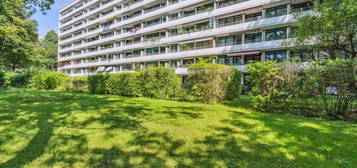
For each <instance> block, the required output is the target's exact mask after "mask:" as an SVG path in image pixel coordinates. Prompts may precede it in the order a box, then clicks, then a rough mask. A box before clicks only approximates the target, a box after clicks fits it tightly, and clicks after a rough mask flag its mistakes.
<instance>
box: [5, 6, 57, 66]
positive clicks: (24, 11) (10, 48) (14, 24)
mask: <svg viewBox="0 0 357 168" xmlns="http://www.w3.org/2000/svg"><path fill="white" fill-rule="evenodd" d="M53 3H54V0H2V1H1V2H0V66H3V67H5V68H7V69H11V70H15V69H16V68H22V67H26V66H27V65H29V64H30V63H31V56H32V54H33V53H34V52H36V50H37V48H36V47H37V45H38V34H37V22H36V21H34V20H31V19H30V17H31V15H32V14H33V13H34V12H36V11H38V10H39V11H42V12H44V11H45V10H47V9H49V8H50V6H51V5H52V4H53Z"/></svg>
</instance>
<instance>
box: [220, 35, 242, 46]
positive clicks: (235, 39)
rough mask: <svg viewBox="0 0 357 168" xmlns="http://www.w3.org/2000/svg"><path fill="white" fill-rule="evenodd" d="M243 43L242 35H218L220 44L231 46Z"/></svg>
mask: <svg viewBox="0 0 357 168" xmlns="http://www.w3.org/2000/svg"><path fill="white" fill-rule="evenodd" d="M240 44H242V35H240V34H239V35H234V36H224V37H218V46H219V47H222V46H230V45H240Z"/></svg>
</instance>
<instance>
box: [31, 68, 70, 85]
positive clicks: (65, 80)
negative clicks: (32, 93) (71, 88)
mask: <svg viewBox="0 0 357 168" xmlns="http://www.w3.org/2000/svg"><path fill="white" fill-rule="evenodd" d="M69 83H70V78H69V77H68V76H67V75H65V74H62V73H58V72H55V71H44V72H41V73H38V74H36V75H34V76H33V77H32V79H31V86H32V87H33V88H36V89H48V90H50V89H59V90H67V89H68V84H69Z"/></svg>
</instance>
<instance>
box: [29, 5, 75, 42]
mask: <svg viewBox="0 0 357 168" xmlns="http://www.w3.org/2000/svg"><path fill="white" fill-rule="evenodd" d="M72 1H74V0H56V3H55V4H54V5H53V6H52V8H51V10H49V11H46V13H47V14H46V15H43V14H42V13H41V12H37V13H36V14H35V15H34V16H33V17H32V19H35V20H37V22H38V24H39V25H38V32H39V34H40V37H41V38H42V37H44V36H45V34H46V33H47V32H48V31H50V30H55V31H56V32H58V13H59V10H60V9H61V8H62V7H64V6H66V5H68V4H70V3H71V2H72Z"/></svg>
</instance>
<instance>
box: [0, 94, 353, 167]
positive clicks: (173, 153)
mask: <svg viewBox="0 0 357 168" xmlns="http://www.w3.org/2000/svg"><path fill="white" fill-rule="evenodd" d="M245 101H246V102H245ZM248 101H249V99H248V98H243V101H242V99H240V100H238V101H233V102H226V103H225V104H226V105H228V106H233V107H242V106H243V107H246V108H248V107H249V104H248ZM113 104H120V106H113ZM0 106H1V108H0V119H2V120H0V124H8V125H9V127H11V128H17V129H20V130H21V129H28V130H31V129H33V130H36V131H35V132H34V134H33V135H31V136H30V137H31V138H30V140H29V142H28V143H27V144H26V145H25V146H24V147H23V148H22V149H21V150H19V151H18V152H16V154H15V155H14V157H13V158H11V159H9V160H7V161H5V162H4V163H0V167H1V168H15V167H24V166H25V165H27V164H29V163H31V162H33V161H34V160H36V159H38V158H39V157H40V156H42V155H43V154H47V155H49V156H48V159H47V160H46V162H45V164H46V165H47V166H48V167H53V166H55V164H56V163H58V162H62V163H65V167H78V163H83V164H85V166H82V167H93V168H114V167H120V168H122V167H192V168H196V167H204V168H207V167H354V166H356V165H357V161H356V159H355V158H356V157H355V156H357V151H354V149H356V147H357V144H354V143H352V142H353V140H355V139H356V138H357V137H356V135H355V134H350V133H348V130H346V127H345V126H344V124H341V125H340V124H338V123H336V124H333V125H330V124H327V123H325V122H322V121H321V122H319V121H316V120H303V119H301V118H298V117H296V118H288V117H279V116H278V115H269V114H261V113H257V114H252V113H247V112H240V111H239V110H234V109H233V108H232V110H231V111H229V114H230V116H229V118H225V119H222V120H221V121H220V122H219V124H218V125H209V124H210V123H207V125H209V126H208V128H209V134H207V135H205V136H202V137H201V138H199V139H194V140H192V141H185V140H184V139H180V138H177V137H174V136H172V134H170V133H169V132H157V131H152V130H148V129H147V128H146V127H145V126H143V121H145V119H147V118H150V116H151V115H154V114H155V113H161V114H164V115H165V116H167V117H169V118H185V119H188V120H196V119H201V118H204V116H203V114H202V113H200V112H202V111H207V110H209V109H205V108H203V107H199V106H188V105H186V106H174V105H163V106H161V108H160V109H155V108H154V107H153V106H151V105H150V103H149V102H145V101H141V100H140V99H130V98H125V99H124V98H119V97H116V98H111V97H105V96H95V95H85V94H70V93H60V92H39V91H32V90H25V91H23V92H22V93H21V94H19V93H16V94H12V93H6V95H2V96H0ZM104 108H105V109H106V110H105V111H101V109H104ZM88 110H97V113H96V114H95V115H92V116H90V117H87V118H80V120H79V121H74V120H73V119H76V118H73V115H74V114H77V113H78V112H85V111H88ZM94 123H99V124H100V125H104V126H105V127H100V128H99V127H93V126H92V125H93V124H94ZM339 126H341V127H339ZM59 128H60V130H61V131H55V130H56V129H59ZM68 129H74V130H79V131H76V132H77V134H68V133H67V132H66V130H68ZM354 129H355V128H354ZM113 130H115V131H120V132H131V133H132V134H131V135H132V137H131V139H130V140H129V141H128V142H127V144H126V145H127V146H128V147H127V148H122V147H121V146H119V145H116V146H114V145H109V146H110V147H102V148H101V147H94V148H90V147H89V145H88V144H89V142H88V141H89V139H88V135H90V134H91V133H93V132H102V133H107V135H108V136H109V137H110V136H115V135H111V134H112V133H110V132H111V131H113ZM71 133H72V132H71ZM5 134H6V132H5ZM183 134H185V132H183ZM1 136H2V135H0V147H1V145H3V144H4V143H6V142H7V141H9V140H11V139H14V138H16V137H12V138H11V137H10V138H3V139H2V138H1ZM118 141H120V139H118ZM50 144H51V145H50ZM68 146H69V147H71V148H69V149H66V148H65V147H68ZM58 148H63V149H61V150H58ZM0 149H1V148H0ZM52 150H53V151H55V152H51V151H52ZM85 154H89V156H90V158H89V159H88V158H84V157H83V155H85ZM86 156H87V155H86Z"/></svg>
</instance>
